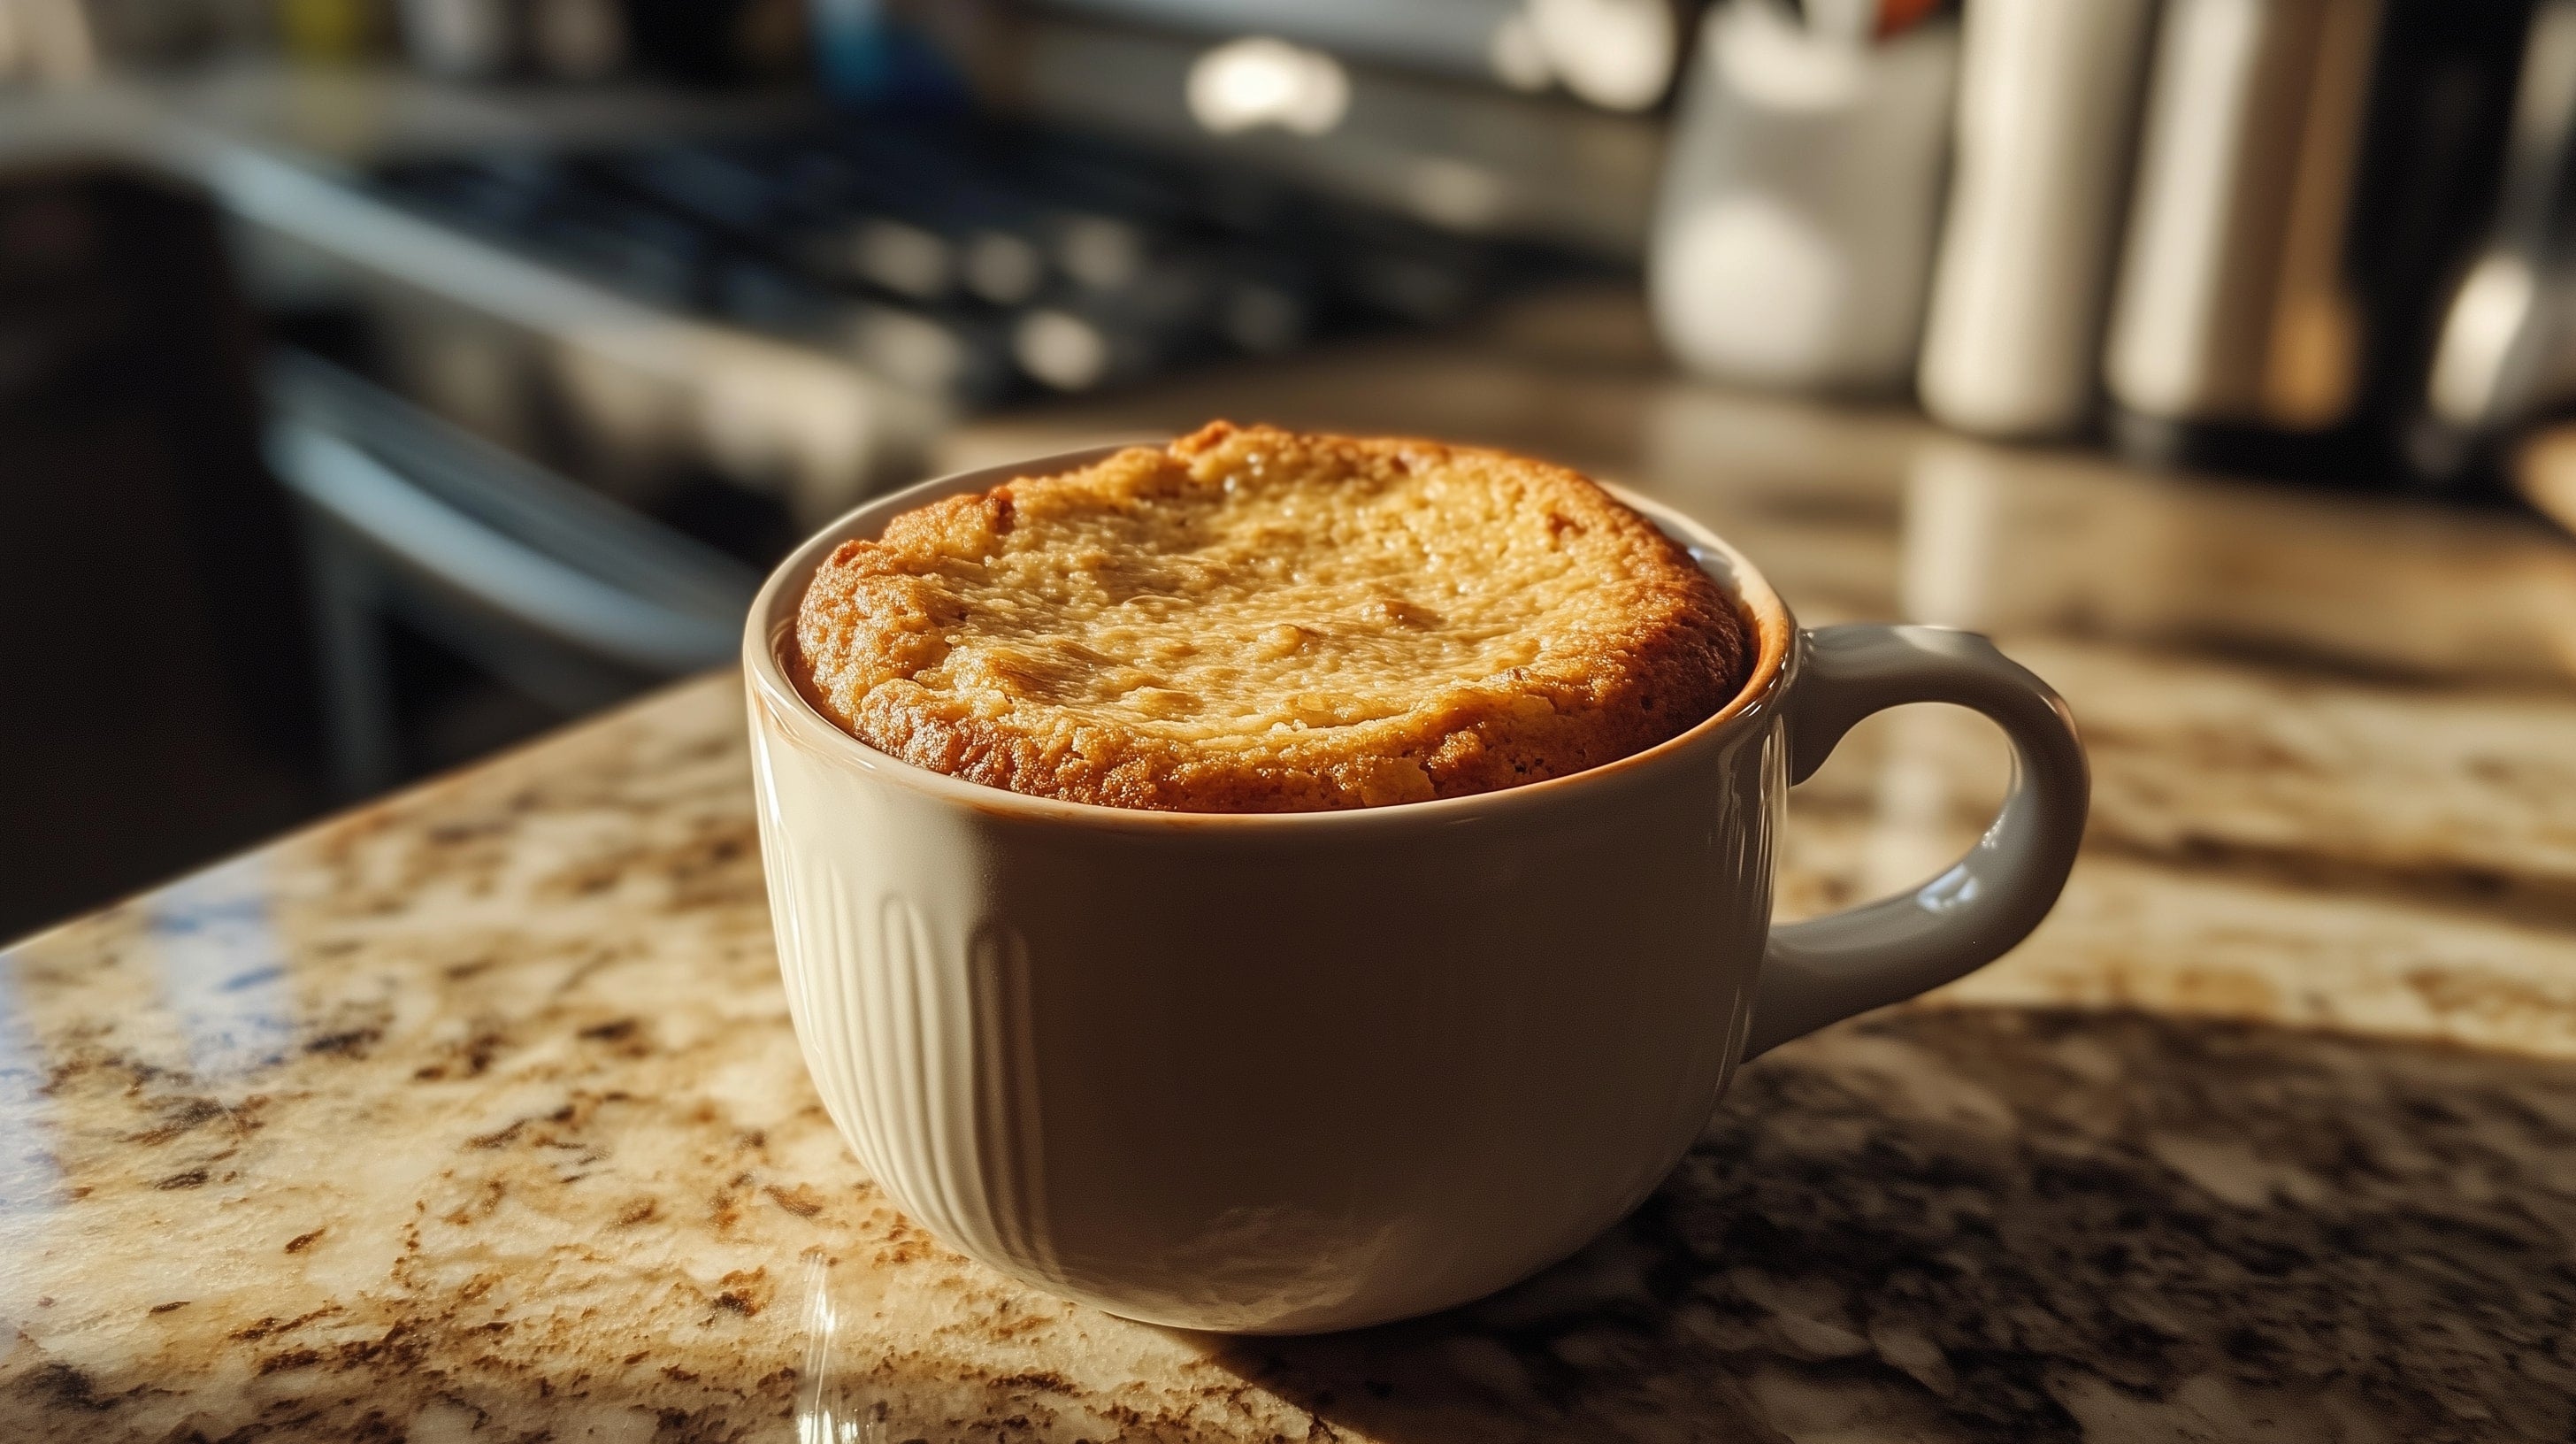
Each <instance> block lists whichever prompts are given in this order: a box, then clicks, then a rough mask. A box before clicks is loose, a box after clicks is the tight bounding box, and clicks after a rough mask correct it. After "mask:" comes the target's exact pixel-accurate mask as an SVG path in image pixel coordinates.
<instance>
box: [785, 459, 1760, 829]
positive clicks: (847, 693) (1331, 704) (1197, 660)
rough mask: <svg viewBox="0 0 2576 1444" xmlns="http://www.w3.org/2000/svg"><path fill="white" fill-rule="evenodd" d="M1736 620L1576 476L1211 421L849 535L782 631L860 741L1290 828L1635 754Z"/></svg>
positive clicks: (941, 767)
mask: <svg viewBox="0 0 2576 1444" xmlns="http://www.w3.org/2000/svg"><path fill="white" fill-rule="evenodd" d="M1747 634H1748V628H1747V627H1746V624H1745V622H1744V620H1743V619H1742V618H1741V617H1740V616H1739V615H1738V614H1737V612H1736V610H1735V605H1734V603H1733V601H1732V600H1731V599H1729V598H1728V597H1727V596H1726V595H1725V594H1724V593H1723V592H1721V591H1720V590H1719V588H1718V585H1717V583H1716V581H1715V580H1714V579H1712V578H1711V577H1710V576H1709V575H1708V573H1706V572H1704V571H1702V570H1701V569H1700V567H1699V565H1698V564H1697V563H1696V562H1694V561H1693V560H1692V559H1691V557H1690V554H1689V553H1688V552H1686V551H1684V550H1683V549H1682V548H1681V547H1680V546H1679V545H1678V544H1676V543H1675V542H1673V541H1672V540H1671V539H1670V538H1668V537H1666V536H1665V535H1664V534H1663V533H1662V532H1660V531H1658V530H1656V529H1655V527H1654V526H1653V525H1652V524H1651V523H1649V522H1648V521H1647V520H1646V519H1645V518H1643V517H1641V516H1639V515H1638V514H1637V513H1636V512H1634V511H1632V510H1630V509H1629V508H1628V507H1627V506H1625V505H1623V504H1621V503H1620V502H1619V501H1618V500H1617V499H1615V498H1613V497H1612V496H1610V495H1609V493H1607V492H1605V491H1603V490H1602V489H1601V488H1600V487H1599V486H1597V485H1595V484H1594V483H1592V482H1591V481H1589V480H1587V479H1585V478H1584V477H1582V476H1579V475H1577V474H1575V473H1574V472H1571V471H1567V470H1565V469H1564V468H1562V467H1556V466H1550V465H1547V464H1545V463H1542V462H1537V461H1532V460H1528V459H1526V458H1523V457H1518V456H1512V455H1508V454H1506V453H1502V452H1496V451H1486V450H1478V449H1474V448H1468V447H1457V446H1446V445H1442V444H1439V443H1436V442H1430V441H1418V440H1408V439H1395V440H1361V439H1355V438H1352V437H1346V436H1317V435H1303V434H1297V433H1292V432H1287V431H1281V430H1278V429H1275V428H1272V427H1266V426H1252V427H1237V426H1233V425H1229V424H1227V423H1225V422H1217V423H1214V424H1212V425H1209V426H1208V427H1206V428H1204V429H1203V430H1201V431H1199V432H1197V433H1196V434H1194V435H1191V436H1188V437H1185V438H1183V439H1181V440H1179V441H1175V442H1173V443H1172V444H1171V445H1170V446H1168V447H1160V448H1149V447H1135V448H1131V449H1128V450H1124V451H1120V452H1118V453H1117V454H1115V455H1113V456H1110V457H1108V458H1107V459H1105V460H1102V461H1098V462H1095V463H1093V464H1091V465H1089V466H1085V467H1081V468H1078V469H1075V470H1071V471H1067V472H1064V473H1062V474H1059V475H1052V476H1036V477H1029V478H1015V479H1014V480H1012V481H1010V482H1007V483H1005V484H1003V485H1001V486H997V487H994V488H992V489H990V490H987V491H983V492H979V493H975V494H971V495H965V496H954V497H949V498H947V499H945V500H942V501H938V502H934V503H932V504H930V505H928V506H925V507H922V508H920V509H919V510H916V511H912V512H907V513H905V514H903V515H901V516H898V517H896V518H894V519H893V520H892V521H891V522H889V523H887V525H886V527H885V530H884V533H883V534H882V535H881V536H878V537H873V538H863V539H854V540H851V541H847V542H844V543H842V544H841V545H840V546H839V547H838V548H837V549H836V550H835V551H834V552H833V553H832V554H831V557H830V558H829V560H827V561H826V562H825V563H824V564H823V566H822V568H821V569H820V570H819V571H817V572H816V573H815V576H814V579H813V582H812V584H811V585H810V586H809V587H808V588H807V590H806V592H805V597H804V602H803V605H802V607H801V608H800V609H799V613H798V616H797V623H796V641H797V644H798V651H799V655H800V658H801V661H802V666H803V669H804V675H803V680H804V682H805V685H806V687H807V689H808V691H809V694H810V695H811V696H812V697H813V699H814V700H815V702H816V704H817V705H818V706H820V707H821V708H822V709H823V710H824V711H826V712H827V713H829V714H830V715H831V716H832V717H833V718H834V719H835V720H837V721H838V722H840V723H841V724H842V725H843V726H844V727H846V728H848V729H849V731H850V733H851V734H852V735H853V736H855V737H857V738H858V739H859V740H861V741H863V742H865V743H867V744H868V745H869V746H872V747H875V748H877V749H879V750H881V751H884V752H886V753H888V754H891V755H893V756H896V757H900V758H902V759H903V760H905V761H907V762H910V763H913V764H914V765H916V766H920V767H926V768H930V769H932V770H934V771H938V772H944V773H947V774H948V775H950V776H952V777H962V778H966V779H969V780H971V781H975V782H980V783H985V784H987V785H990V786H994V787H1002V788H1008V789H1010V790H1011V791H1014V792H1020V793H1025V794H1028V795H1031V796H1038V797H1055V798H1062V799H1064V800H1067V801H1072V802H1087V803H1096V804H1102V805H1106V806H1111V807H1131V808H1149V809H1159V810H1168V811H1181V812H1308V811H1323V810H1329V809H1337V808H1351V807H1375V806H1383V805H1386V804H1390V803H1401V802H1419V801H1425V800H1428V799H1432V798H1441V797H1461V796H1467V795H1470V794H1474V793H1480V792H1490V791H1493V790H1495V789H1497V788H1504V787H1512V786H1516V785H1519V784H1521V783H1527V782H1537V781H1543V780H1545V779H1548V778H1552V777H1562V776H1566V775H1568V774H1571V773H1576V772H1581V771H1583V770H1585V769H1587V768H1590V767H1595V766H1598V765H1600V764H1602V763H1604V762H1609V761H1612V760H1614V759H1617V758H1620V757H1625V756H1629V755H1630V754H1633V753H1636V752H1640V751H1643V750H1644V749H1646V748H1648V747H1652V746H1654V745H1655V744H1657V743H1659V742H1663V741H1665V740H1667V739H1668V738H1671V737H1673V736H1675V735H1677V734H1679V733H1681V732H1683V731H1685V730H1687V729H1688V728H1690V727H1691V726H1693V725H1694V724H1696V723H1698V722H1700V721H1702V720H1704V719H1705V718H1707V717H1708V716H1709V715H1710V714H1711V713H1713V712H1715V711H1717V710H1718V708H1720V707H1722V706H1724V705H1725V704H1726V702H1727V700H1728V699H1729V698H1731V697H1733V696H1734V695H1735V694H1736V692H1737V691H1738V690H1740V689H1741V688H1742V686H1743V683H1744V678H1745V673H1746V671H1747V669H1748V667H1749V666H1750V663H1751V649H1750V645H1749V642H1748V636H1747Z"/></svg>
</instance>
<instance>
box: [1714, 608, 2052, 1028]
mask: <svg viewBox="0 0 2576 1444" xmlns="http://www.w3.org/2000/svg"><path fill="white" fill-rule="evenodd" d="M1799 643H1800V649H1801V651H1803V652H1804V654H1805V655H1804V656H1803V658H1801V660H1800V665H1799V669H1798V675H1797V677H1796V680H1795V681H1794V683H1793V684H1792V685H1791V687H1790V688H1789V697H1788V703H1787V709H1786V711H1787V716H1786V720H1785V725H1786V730H1787V733H1788V746H1789V757H1788V762H1789V780H1790V781H1791V782H1793V783H1796V782H1804V781H1805V780H1806V779H1807V778H1808V776H1809V775H1810V774H1812V773H1813V772H1814V771H1815V770H1816V768H1817V767H1818V766H1819V765H1820V764H1822V763H1823V762H1824V760H1825V758H1826V756H1827V755H1828V754H1830V753H1831V752H1832V751H1833V750H1834V744H1835V743H1837V742H1840V741H1841V740H1842V738H1843V734H1844V733H1846V732H1849V731H1850V730H1851V729H1852V724H1854V723H1856V722H1858V721H1860V719H1862V718H1863V717H1866V716H1868V715H1869V714H1871V713H1873V712H1878V711H1883V710H1885V709H1887V708H1889V707H1895V706H1899V705H1901V704H1903V703H1907V702H1951V703H1956V704H1957V705H1959V706H1962V707H1967V708H1970V709H1972V710H1974V711H1977V712H1981V713H1984V714H1985V715H1986V717H1987V718H1989V719H1990V720H1992V721H1993V722H1994V724H1995V725H1996V726H1998V727H2000V728H2002V729H2003V732H2004V736H2005V737H2006V738H2007V739H2008V740H2010V741H2011V743H2012V749H2013V783H2012V791H2011V794H2010V795H2009V796H2007V797H2005V798H2004V806H2003V811H2002V812H2000V813H1998V814H1997V815H1996V817H1995V820H1994V823H1993V824H1992V825H1991V826H1989V827H1988V828H1987V829H1986V832H1985V836H1983V837H1981V838H1979V839H1977V845H1976V846H1975V847H1972V848H1970V849H1968V855H1967V856H1965V857H1963V858H1961V859H1959V861H1958V862H1957V863H1956V864H1955V865H1953V866H1952V867H1951V868H1950V869H1949V870H1948V871H1947V872H1944V873H1942V874H1941V875H1940V876H1939V877H1936V878H1934V879H1932V880H1931V881H1930V882H1927V883H1925V884H1923V885H1922V886H1921V887H1918V888H1916V889H1914V890H1913V891H1911V892H1907V893H1900V894H1898V895H1897V896H1895V897H1891V898H1882V899H1880V900H1879V901H1877V902H1874V903H1867V904H1864V905H1862V906H1860V907H1856V908H1848V909H1846V910H1844V911H1842V912H1838V913H1831V914H1828V915H1826V916H1824V917H1820V918H1814V919H1810V920H1809V921H1806V922H1800V923H1787V924H1783V925H1780V926H1776V927H1774V928H1772V929H1771V939H1770V944H1769V946H1768V947H1767V948H1766V949H1765V950H1764V952H1763V958H1762V976H1761V978H1760V980H1759V982H1758V983H1756V985H1755V987H1754V994H1753V1021H1752V1027H1751V1031H1750V1034H1749V1036H1748V1037H1747V1039H1746V1042H1745V1047H1744V1057H1746V1058H1748V1059H1749V1058H1752V1057H1755V1056H1757V1055H1759V1054H1762V1053H1765V1052H1768V1051H1769V1050H1771V1049H1773V1048H1776V1047H1778V1046H1779V1045H1780V1044H1782V1043H1786V1042H1788V1041H1789V1040H1790V1039H1792V1038H1796V1037H1800V1036H1802V1035H1804V1034H1807V1033H1812V1032H1814V1031H1815V1030H1816V1029H1818V1028H1821V1027H1823V1026H1825V1025H1826V1024H1828V1023H1832V1022H1836V1021H1838V1020H1840V1019H1843V1018H1848V1017H1850V1016H1852V1015H1853V1014H1855V1013H1864V1012H1867V1011H1869V1010H1870V1009H1872V1008H1877V1007H1883V1006H1885V1005H1886V1004H1889V1003H1893V1002H1898V1001H1900V1000H1902V999H1905V998H1910V997H1913V996H1914V995H1915V994H1917V993H1920V992H1922V991H1924V990H1925V989H1927V988H1934V987H1938V986H1940V985H1941V984H1943V983H1946V982H1949V981H1950V980H1951V979H1953V978H1956V977H1960V976H1962V975H1964V974H1966V973H1969V972H1973V971H1974V970H1976V969H1978V968H1981V967H1983V966H1985V965H1986V964H1987V963H1990V962H1993V961H1994V960H1995V959H1996V958H1999V957H2001V956H2003V954H2004V953H2005V952H2006V951H2007V950H2008V949H2010V948H2011V947H2012V946H2013V945H2014V944H2015V943H2018V942H2020V941H2021V940H2022V939H2023V938H2025V937H2028V936H2029V935H2030V930H2031V929H2032V928H2035V927H2037V926H2039V920H2040V919H2041V918H2043V917H2046V916H2047V915H2048V910H2049V908H2050V907H2052V906H2054V905H2055V904H2056V902H2057V894H2058V892H2059V891H2060V890H2061V889H2063V888H2064V887H2065V886H2066V874H2067V871H2068V870H2069V869H2070V868H2072V867H2073V866H2074V865H2075V849H2076V846H2077V845H2078V844H2079V843H2080V842H2082V841H2083V837H2084V816H2085V811H2086V809H2087V807H2088V806H2089V805H2090V802H2091V796H2092V779H2091V775H2090V773H2089V771H2088V770H2087V768H2086V766H2085V762H2084V746H2083V744H2082V743H2081V742H2080V741H2079V740H2077V737H2076V734H2075V719H2074V718H2073V717H2072V716H2071V715H2069V714H2068V712H2067V710H2066V703H2065V702H2064V701H2063V700H2062V699H2060V698H2059V697H2058V695H2057V693H2056V692H2055V691H2053V690H2052V689H2051V688H2050V687H2049V685H2048V684H2047V683H2045V682H2043V681H2041V680H2039V678H2037V677H2035V676H2033V675H2031V673H2030V672H2029V671H2028V670H2027V669H2025V668H2024V667H2022V666H2021V665H2020V664H2019V663H2017V662H2015V661H2013V660H2012V659H2011V658H2009V657H2006V656H2005V655H2004V654H2003V653H2002V652H1999V651H1997V650H1996V649H1995V644H1994V643H1992V642H1989V641H1987V640H1986V639H1985V638H1984V637H1981V636H1979V635H1977V634H1976V633H1974V632H1960V631H1953V630H1951V629H1949V628H1947V627H1891V626H1852V627H1821V628H1818V629H1816V630H1814V631H1811V632H1806V633H1803V634H1802V635H1801V636H1800V638H1799Z"/></svg>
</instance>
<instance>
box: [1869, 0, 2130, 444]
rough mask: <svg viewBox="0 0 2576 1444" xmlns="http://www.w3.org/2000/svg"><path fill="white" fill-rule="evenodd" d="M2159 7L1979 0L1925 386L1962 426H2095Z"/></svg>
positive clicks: (1964, 73) (2012, 430)
mask: <svg viewBox="0 0 2576 1444" xmlns="http://www.w3.org/2000/svg"><path fill="white" fill-rule="evenodd" d="M2154 18H2155V0H2084V3H2082V4H2072V5H2070V4H2067V3H2065V0H1976V3H1974V4H1972V5H1970V6H1968V7H1967V11H1966V16H1965V19H1964V20H1963V21H1962V25H1963V40H1962V55H1961V58H1960V68H1959V107H1958V134H1957V141H1956V146H1957V152H1956V159H1955V161H1954V163H1953V166H1952V170H1951V176H1950V197H1949V214H1948V217H1947V219H1946V221H1945V222H1944V223H1943V226H1942V233H1941V237H1942V238H1941V253H1940V260H1939V263H1938V265H1937V266H1936V268H1935V270H1934V272H1933V281H1932V299H1931V309H1930V314H1929V317H1928V318H1927V320H1926V321H1925V324H1924V336H1923V356H1922V363H1921V367H1920V369H1919V371H1918V372H1917V373H1916V378H1915V382H1916V387H1917V390H1918V391H1919V393H1920V395H1921V396H1922V400H1923V406H1924V409H1925V410H1927V411H1929V412H1930V413H1931V414H1932V415H1933V416H1935V417H1936V418H1938V419H1940V420H1941V421H1943V422H1945V423H1947V424H1949V425H1951V426H1954V427H1957V428H1959V429H1960V430H1963V431H1974V432H1981V433H1985V434H1988V435H1997V436H2017V437H2031V438H2039V437H2060V436H2066V435H2070V434H2072V433H2074V432H2077V431H2079V430H2081V429H2082V428H2083V427H2084V426H2085V424H2086V423H2087V422H2088V421H2089V420H2091V418H2092V414H2093V407H2094V401H2095V395H2096V388H2097V385H2098V375H2099V366H2100V362H2099V357H2100V355H2101V345H2102V326H2103V320H2104V316H2105V313H2106V311H2107V310H2108V305H2107V299H2108V298H2107V292H2108V287H2109V283H2110V277H2111V267H2112V261H2113V256H2114V251H2115V248H2116V246H2117V244H2118V241H2119V221H2120V214H2121V212H2122V210H2123V208H2124V207H2125V206H2126V204H2127V201H2128V181H2129V170H2130V159H2131V155H2132V152H2133V149H2134V146H2135V142H2136V132H2137V116H2138V104H2139V96H2140V91H2141V89H2142V86H2143V83H2144V80H2145V76H2146V68H2147V66H2146V62H2147V53H2148V49H2149V46H2150V43H2151V41H2152V38H2153V20H2154Z"/></svg>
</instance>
